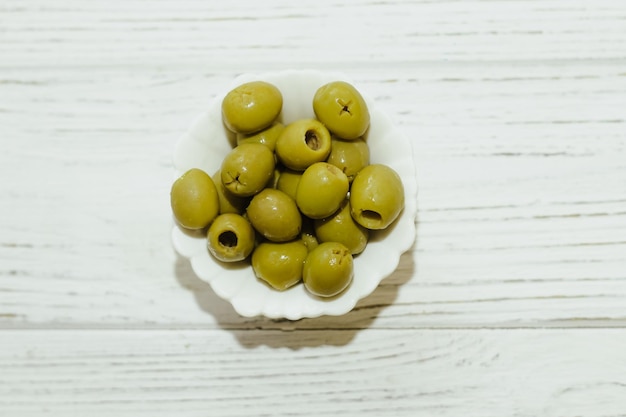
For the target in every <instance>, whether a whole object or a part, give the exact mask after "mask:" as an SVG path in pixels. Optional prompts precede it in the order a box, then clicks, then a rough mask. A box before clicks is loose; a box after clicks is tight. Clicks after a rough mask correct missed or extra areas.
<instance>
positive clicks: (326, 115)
mask: <svg viewBox="0 0 626 417" xmlns="http://www.w3.org/2000/svg"><path fill="white" fill-rule="evenodd" d="M313 111H314V112H315V115H316V116H317V118H318V120H319V121H321V122H322V123H324V125H326V127H327V128H328V130H330V132H331V133H334V134H335V135H337V136H339V137H340V138H343V139H348V140H349V139H356V138H358V137H360V136H363V134H364V133H365V131H366V130H367V128H368V127H369V124H370V114H369V110H368V108H367V104H366V103H365V100H364V99H363V97H362V96H361V93H359V91H358V90H357V89H356V88H354V86H353V85H352V84H349V83H347V82H345V81H333V82H330V83H328V84H325V85H323V86H321V87H320V88H319V89H318V90H317V91H316V92H315V96H314V97H313Z"/></svg>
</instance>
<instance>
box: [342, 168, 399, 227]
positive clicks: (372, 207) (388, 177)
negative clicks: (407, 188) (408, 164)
mask: <svg viewBox="0 0 626 417" xmlns="http://www.w3.org/2000/svg"><path fill="white" fill-rule="evenodd" d="M350 206H351V213H352V217H353V218H354V220H355V221H356V222H357V223H359V224H360V225H361V226H363V227H366V228H368V229H373V230H379V229H385V228H387V227H388V226H389V225H390V224H391V223H393V221H394V220H395V219H396V218H397V217H398V215H399V214H400V212H401V211H402V209H403V208H404V186H403V184H402V179H401V178H400V176H399V175H398V173H397V172H396V171H394V170H393V169H392V168H391V167H389V166H387V165H382V164H372V165H368V166H366V167H365V168H363V169H362V170H361V171H359V173H358V174H356V176H355V177H354V181H352V187H351V189H350Z"/></svg>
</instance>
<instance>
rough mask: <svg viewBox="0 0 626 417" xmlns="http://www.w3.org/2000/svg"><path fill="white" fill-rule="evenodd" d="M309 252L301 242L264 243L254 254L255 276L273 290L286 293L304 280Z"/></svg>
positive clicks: (253, 266)
mask: <svg viewBox="0 0 626 417" xmlns="http://www.w3.org/2000/svg"><path fill="white" fill-rule="evenodd" d="M307 254H308V250H307V248H306V246H305V245H304V243H303V242H302V241H300V240H292V241H289V242H282V243H276V242H263V243H261V244H260V245H259V246H257V248H256V249H255V250H254V252H253V253H252V269H253V270H254V274H255V275H256V276H257V277H258V278H260V279H262V280H263V281H265V282H266V283H268V284H269V285H270V286H271V287H272V288H275V289H277V290H279V291H284V290H286V289H287V288H290V287H292V286H294V285H296V284H297V283H299V282H300V281H301V280H302V269H303V267H304V259H305V258H306V256H307Z"/></svg>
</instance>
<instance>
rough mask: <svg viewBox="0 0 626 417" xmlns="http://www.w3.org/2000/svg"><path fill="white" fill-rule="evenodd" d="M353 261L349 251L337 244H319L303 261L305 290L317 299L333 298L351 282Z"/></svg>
mask: <svg viewBox="0 0 626 417" xmlns="http://www.w3.org/2000/svg"><path fill="white" fill-rule="evenodd" d="M353 275H354V261H353V258H352V255H351V254H350V250H349V249H348V248H346V247H345V246H344V245H342V244H341V243H338V242H324V243H320V245H319V246H318V247H316V248H315V249H313V250H312V251H311V252H309V254H308V255H307V257H306V259H305V260H304V268H303V270H302V279H303V281H304V286H305V287H306V289H307V290H308V291H309V292H310V293H312V294H314V295H317V296H319V297H333V296H335V295H338V294H339V293H341V292H343V291H344V290H345V289H346V288H347V287H348V286H349V285H350V283H351V282H352V277H353Z"/></svg>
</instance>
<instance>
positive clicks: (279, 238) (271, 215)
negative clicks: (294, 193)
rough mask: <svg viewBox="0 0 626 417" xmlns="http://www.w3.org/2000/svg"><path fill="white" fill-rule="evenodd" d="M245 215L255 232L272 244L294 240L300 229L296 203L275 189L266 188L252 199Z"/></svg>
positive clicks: (300, 219)
mask: <svg viewBox="0 0 626 417" xmlns="http://www.w3.org/2000/svg"><path fill="white" fill-rule="evenodd" d="M246 214H247V218H248V220H250V223H252V226H253V227H254V228H255V230H256V231H257V232H259V233H260V234H261V235H263V236H264V237H265V238H266V239H268V240H271V241H273V242H285V241H288V240H292V239H295V238H296V237H297V236H298V235H299V234H300V230H301V229H302V216H301V214H300V212H299V211H298V207H297V206H296V202H295V201H294V200H293V198H291V197H289V196H288V195H287V194H285V193H284V192H282V191H280V190H277V189H275V188H266V189H264V190H263V191H261V192H260V193H258V194H256V195H255V196H254V197H252V200H250V204H249V205H248V208H247V209H246Z"/></svg>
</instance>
